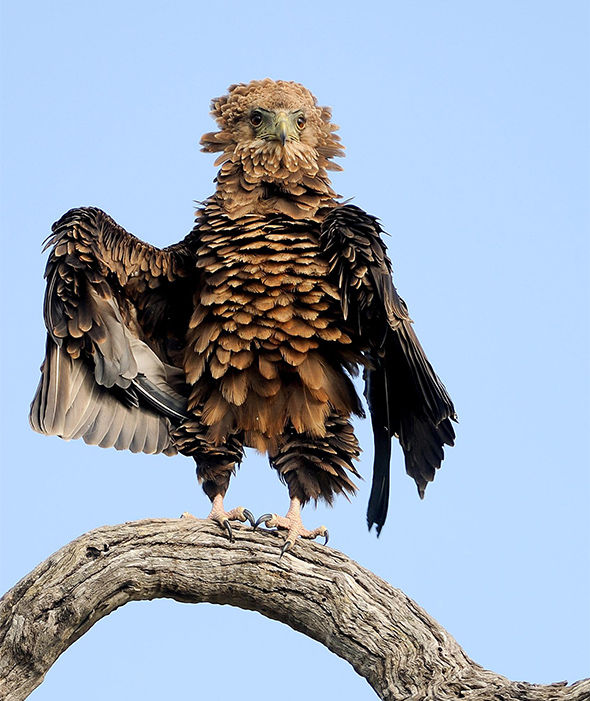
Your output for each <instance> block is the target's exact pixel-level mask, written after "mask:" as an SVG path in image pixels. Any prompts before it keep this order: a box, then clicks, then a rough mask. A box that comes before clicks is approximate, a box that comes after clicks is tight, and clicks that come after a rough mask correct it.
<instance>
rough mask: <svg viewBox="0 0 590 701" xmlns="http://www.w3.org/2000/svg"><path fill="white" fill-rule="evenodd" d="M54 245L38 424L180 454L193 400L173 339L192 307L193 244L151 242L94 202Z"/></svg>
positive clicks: (64, 224) (55, 231)
mask: <svg viewBox="0 0 590 701" xmlns="http://www.w3.org/2000/svg"><path fill="white" fill-rule="evenodd" d="M49 247H51V253H50V255H49V260H48V262H47V268H46V272H45V277H46V279H47V288H46V292H45V303H44V319H45V325H46V327H47V332H48V333H47V344H46V355H45V360H44V362H43V364H42V366H41V380H40V382H39V386H38V388H37V392H36V394H35V397H34V399H33V402H32V404H31V413H30V417H29V418H30V422H31V426H32V427H33V428H34V429H35V430H36V431H39V432H40V433H45V434H49V435H58V436H61V437H62V438H65V439H70V438H83V439H84V440H85V441H86V443H89V444H91V445H100V446H102V447H112V446H114V447H115V448H117V449H119V450H124V449H129V450H131V451H133V452H144V453H160V452H166V453H174V452H175V448H174V446H173V443H172V440H171V438H170V430H171V426H172V425H173V424H178V423H179V422H180V421H182V420H183V418H185V410H186V399H185V397H184V396H183V395H184V374H183V372H182V371H181V370H180V369H179V368H178V367H175V366H174V365H173V364H172V363H171V362H170V357H169V353H168V350H167V347H166V344H167V342H168V341H169V339H172V340H174V334H175V332H176V331H177V329H176V328H175V325H176V326H179V325H182V323H183V322H182V319H181V318H180V317H181V316H182V310H183V309H185V308H186V307H187V304H189V303H190V299H189V300H188V303H187V301H186V300H185V299H184V298H183V295H182V292H183V291H184V288H183V285H184V286H185V287H186V281H187V279H188V276H189V275H190V260H189V259H190V256H189V253H188V250H187V249H186V248H185V247H184V245H183V244H182V242H181V243H180V244H176V245H175V246H171V247H169V248H167V249H162V250H160V249H158V248H155V247H153V246H150V245H148V244H145V243H143V242H142V241H140V240H139V239H137V238H136V237H135V236H133V235H132V234H129V233H128V232H126V231H125V230H124V229H122V228H121V227H120V226H118V225H117V224H116V223H115V222H114V221H113V220H112V219H111V218H110V217H109V216H108V215H107V214H105V213H104V212H102V211H101V210H99V209H94V208H83V209H73V210H70V211H69V212H67V213H66V214H65V215H64V216H63V217H62V218H61V219H60V220H59V221H58V222H56V223H55V224H54V225H53V228H52V234H51V235H50V236H49V238H48V240H47V243H46V248H49ZM170 353H172V354H173V350H170Z"/></svg>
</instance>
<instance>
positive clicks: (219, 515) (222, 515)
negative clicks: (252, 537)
mask: <svg viewBox="0 0 590 701" xmlns="http://www.w3.org/2000/svg"><path fill="white" fill-rule="evenodd" d="M180 518H195V517H194V516H193V515H192V514H189V513H188V512H186V511H185V512H184V513H183V514H182V516H181V517H180ZM207 519H208V520H210V521H214V522H215V523H217V524H218V525H220V526H221V527H222V528H225V530H226V531H227V535H228V537H229V539H230V541H231V542H232V543H233V542H234V534H233V532H232V528H231V524H230V521H241V522H242V523H244V522H245V521H250V523H251V524H252V526H254V525H255V520H254V516H253V515H252V512H251V511H248V509H245V508H244V507H243V506H237V507H236V508H235V509H232V510H231V511H226V510H225V509H224V508H223V496H222V495H221V494H218V495H217V496H215V497H214V498H213V502H212V504H211V512H210V513H209V515H208V516H207Z"/></svg>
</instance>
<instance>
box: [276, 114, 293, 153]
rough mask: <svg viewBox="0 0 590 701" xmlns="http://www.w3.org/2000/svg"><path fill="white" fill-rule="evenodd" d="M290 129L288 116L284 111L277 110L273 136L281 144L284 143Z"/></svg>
mask: <svg viewBox="0 0 590 701" xmlns="http://www.w3.org/2000/svg"><path fill="white" fill-rule="evenodd" d="M291 130H292V125H291V124H290V123H289V117H288V116H287V115H286V114H285V112H279V113H278V115H277V119H276V122H275V136H276V137H277V139H278V140H279V141H280V142H281V146H284V145H285V142H286V141H287V138H288V137H289V134H290V133H291Z"/></svg>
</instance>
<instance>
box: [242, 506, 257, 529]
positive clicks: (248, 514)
mask: <svg viewBox="0 0 590 701" xmlns="http://www.w3.org/2000/svg"><path fill="white" fill-rule="evenodd" d="M244 516H245V519H246V520H248V521H250V525H251V526H254V529H256V521H255V520H254V515H253V514H252V512H251V511H248V509H244Z"/></svg>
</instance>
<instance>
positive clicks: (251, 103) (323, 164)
mask: <svg viewBox="0 0 590 701" xmlns="http://www.w3.org/2000/svg"><path fill="white" fill-rule="evenodd" d="M211 107H212V112H211V114H212V115H213V116H214V117H215V120H216V122H217V124H218V125H219V127H220V131H217V132H211V133H208V134H205V135H204V136H203V137H202V139H201V145H202V147H203V151H207V152H217V151H221V152H222V153H221V155H220V156H219V157H218V158H217V160H216V161H215V165H218V166H221V169H220V171H219V173H218V175H217V179H216V182H217V192H216V193H215V195H214V197H213V198H212V199H213V200H215V202H216V204H217V205H218V206H221V208H222V209H223V210H224V212H225V213H226V214H227V215H229V216H230V217H232V218H234V219H236V218H239V217H241V216H244V215H246V214H252V213H259V214H272V213H279V214H286V215H288V216H291V217H293V218H294V219H303V218H312V219H313V218H315V216H316V213H317V212H318V210H319V209H321V208H323V207H329V206H334V204H335V198H336V197H337V195H336V193H335V192H334V191H333V190H332V188H331V186H330V181H329V179H328V176H327V173H326V171H327V170H341V167H340V166H339V165H337V164H335V163H332V161H331V160H330V159H332V158H334V157H336V156H343V155H344V150H343V147H342V145H341V144H340V139H339V137H338V136H337V135H336V134H335V133H334V132H335V131H336V130H337V129H338V127H337V126H336V125H335V124H333V123H332V122H331V121H330V118H331V110H330V108H328V107H320V106H318V104H317V100H316V98H315V97H314V96H313V95H312V94H311V93H310V92H309V90H307V89H306V88H304V87H303V85H300V84H299V83H293V82H288V81H284V80H279V81H274V80H271V79H270V78H266V79H265V80H255V81H252V82H251V83H248V84H245V83H239V84H237V85H232V86H231V87H230V88H229V92H228V94H227V95H224V96H223V97H218V98H215V99H214V100H213V101H212V103H211ZM257 108H260V109H263V110H268V111H272V112H278V111H285V112H294V111H297V110H300V111H301V112H302V113H303V115H304V117H305V126H304V128H303V129H302V130H301V133H300V134H299V138H298V139H292V140H288V141H286V143H284V144H283V143H281V142H280V141H279V140H276V139H272V140H269V139H262V138H259V137H258V136H257V134H256V129H255V127H254V126H253V125H252V122H251V115H252V113H253V111H254V110H256V109H257Z"/></svg>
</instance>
